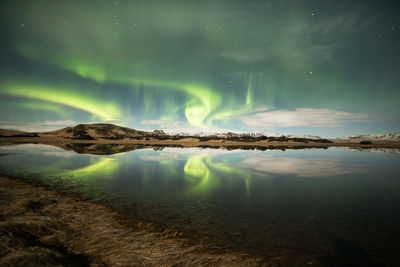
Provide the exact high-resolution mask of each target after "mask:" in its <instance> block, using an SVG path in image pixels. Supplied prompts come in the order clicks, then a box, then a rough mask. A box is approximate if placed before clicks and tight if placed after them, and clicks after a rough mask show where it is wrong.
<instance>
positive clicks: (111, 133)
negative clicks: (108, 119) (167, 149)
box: [42, 123, 156, 140]
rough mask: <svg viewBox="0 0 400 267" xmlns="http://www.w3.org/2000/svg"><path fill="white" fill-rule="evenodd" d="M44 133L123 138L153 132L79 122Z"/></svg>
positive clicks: (85, 137) (70, 137) (90, 137)
mask: <svg viewBox="0 0 400 267" xmlns="http://www.w3.org/2000/svg"><path fill="white" fill-rule="evenodd" d="M42 134H44V135H55V136H57V137H60V138H69V139H85V140H93V139H124V138H138V137H145V136H152V135H155V134H156V133H154V132H144V131H138V130H134V129H130V128H127V127H122V126H117V125H114V124H106V123H95V124H79V125H77V126H75V127H66V128H63V129H60V130H56V131H50V132H45V133H42Z"/></svg>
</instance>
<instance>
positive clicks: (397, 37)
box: [0, 0, 400, 137]
mask: <svg viewBox="0 0 400 267" xmlns="http://www.w3.org/2000/svg"><path fill="white" fill-rule="evenodd" d="M0 12H1V17H0V40H1V42H0V48H1V49H0V53H1V60H0V114H1V115H0V128H10V129H11V128H15V129H22V130H47V129H50V128H51V129H57V128H61V127H63V126H70V125H73V124H77V123H90V122H110V123H115V124H120V125H124V126H127V127H131V128H136V129H148V130H153V129H155V128H161V129H185V128H200V129H206V128H213V129H215V128H220V129H228V130H239V131H264V132H279V133H293V134H303V133H304V134H316V135H322V136H328V137H333V136H341V135H346V134H352V133H365V134H368V133H377V132H398V131H400V121H399V116H398V115H399V108H398V107H399V106H400V91H399V89H398V87H399V84H400V76H399V75H398V72H399V69H400V53H399V51H398V48H399V47H400V4H399V2H398V1H361V0H359V1H357V0H356V1H317V0H315V1H312V0H308V1H289V0H280V1H278V0H276V1H266V0H264V1H257V0H254V1H253V0H252V1H223V0H222V1H169V0H167V1H160V0H159V1H115V0H114V1H41V0H39V1H28V0H25V1H2V3H1V11H0Z"/></svg>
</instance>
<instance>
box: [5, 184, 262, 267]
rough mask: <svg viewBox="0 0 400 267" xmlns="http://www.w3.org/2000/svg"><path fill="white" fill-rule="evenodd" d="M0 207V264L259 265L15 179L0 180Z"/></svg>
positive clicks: (250, 258)
mask: <svg viewBox="0 0 400 267" xmlns="http://www.w3.org/2000/svg"><path fill="white" fill-rule="evenodd" d="M0 206H1V209H0V210H1V213H0V265H1V266H5V265H6V266H7V265H10V266H15V265H17V266H40V265H42V266H43V265H48V266H50V265H51V266H54V265H63V266H87V265H90V266H105V265H107V266H108V265H110V266H141V265H146V266H189V265H190V266H192V265H201V266H203V265H207V266H210V265H211V266H228V265H232V266H254V265H259V263H260V259H257V258H253V257H250V256H248V255H245V254H244V253H240V252H233V251H226V250H225V251H224V250H217V251H213V250H211V249H210V248H208V247H206V246H204V245H202V244H197V245H193V244H192V243H190V242H188V241H187V240H185V239H184V238H182V237H180V235H179V234H178V233H177V232H174V231H172V230H166V231H164V232H160V231H157V230H156V229H155V228H153V227H152V226H151V225H138V226H137V227H129V226H128V225H126V224H123V223H121V222H120V221H119V220H118V219H117V217H118V215H117V214H116V213H115V212H113V211H111V210H110V209H108V208H106V207H104V206H101V205H98V204H93V203H87V202H84V201H81V200H79V199H78V198H74V197H71V196H66V195H63V194H60V193H57V192H53V191H49V190H47V189H44V188H42V187H36V186H32V185H29V184H26V183H25V182H23V181H20V180H16V179H10V178H5V177H1V178H0ZM264 264H265V262H264ZM267 265H268V264H267Z"/></svg>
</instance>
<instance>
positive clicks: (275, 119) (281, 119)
mask: <svg viewBox="0 0 400 267" xmlns="http://www.w3.org/2000/svg"><path fill="white" fill-rule="evenodd" d="M236 119H238V120H239V121H241V122H242V123H244V124H245V125H247V126H249V127H251V128H264V129H268V128H275V127H334V126H340V125H342V124H343V123H344V122H357V121H358V122H362V121H367V120H369V119H371V115H369V114H365V113H351V112H344V111H338V110H332V109H317V108H298V109H295V110H271V111H266V112H259V113H255V114H253V115H249V116H237V117H236Z"/></svg>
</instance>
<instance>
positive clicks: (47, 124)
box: [0, 120, 77, 132]
mask: <svg viewBox="0 0 400 267" xmlns="http://www.w3.org/2000/svg"><path fill="white" fill-rule="evenodd" d="M76 124H77V122H75V121H73V120H58V121H39V122H13V123H12V124H9V122H5V121H0V128H3V129H9V130H19V131H24V132H43V131H52V130H58V129H60V128H63V127H68V126H74V125H76Z"/></svg>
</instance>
